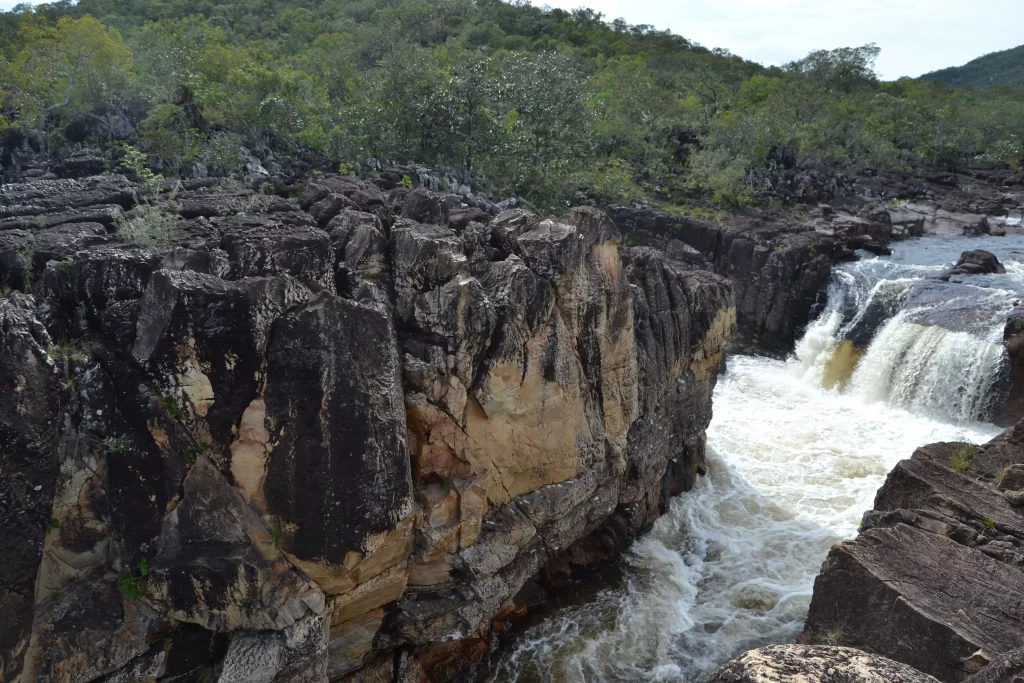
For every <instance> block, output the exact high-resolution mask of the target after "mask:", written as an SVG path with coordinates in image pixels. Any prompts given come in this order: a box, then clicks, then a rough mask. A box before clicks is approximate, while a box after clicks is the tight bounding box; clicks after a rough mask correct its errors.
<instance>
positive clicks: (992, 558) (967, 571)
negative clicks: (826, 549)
mask: <svg viewBox="0 0 1024 683" xmlns="http://www.w3.org/2000/svg"><path fill="white" fill-rule="evenodd" d="M1022 463H1024V423H1020V424H1018V425H1017V426H1016V427H1013V428H1011V429H1009V430H1007V431H1006V432H1005V433H1004V434H1003V435H1002V436H1000V437H998V438H996V439H995V440H993V441H991V442H990V443H988V444H986V445H984V446H982V447H974V446H971V445H969V444H956V443H952V444H933V445H931V446H926V447H923V448H919V449H918V450H917V451H916V452H915V453H914V455H913V457H912V458H911V459H909V460H904V461H902V462H901V463H899V465H897V466H896V469H894V470H893V471H892V473H891V474H890V475H889V477H888V479H887V480H886V482H885V484H884V485H883V487H882V488H881V489H880V490H879V492H878V496H877V497H876V499H875V505H874V508H875V509H874V510H873V511H871V512H868V513H866V514H865V516H864V522H863V525H862V531H861V533H860V535H859V536H858V537H857V538H856V539H855V540H853V541H848V542H846V543H842V544H840V545H838V546H836V547H835V548H833V550H832V552H831V553H830V554H829V556H828V559H827V560H826V561H825V563H824V564H823V565H822V570H821V574H820V575H819V576H818V578H817V580H816V581H815V586H814V598H813V600H812V603H811V608H810V613H809V615H808V618H807V624H806V630H805V634H804V638H805V640H807V641H808V642H825V641H840V642H842V643H843V644H846V645H852V646H854V647H858V648H861V649H864V650H867V651H870V652H874V653H878V654H882V655H885V656H887V657H891V658H892V659H895V660H897V661H900V662H904V663H906V664H910V665H912V666H914V667H916V668H917V669H919V670H921V671H923V672H926V673H928V674H930V675H932V676H934V677H935V678H937V679H939V680H940V681H963V680H965V679H966V680H971V681H974V680H977V681H1002V680H1005V681H1007V682H1009V681H1011V680H1014V678H1013V676H1014V675H1024V666H1022V659H1021V656H1020V654H1019V652H1018V653H1015V651H1017V650H1020V649H1021V648H1024V547H1022V543H1024V507H1021V505H1022V504H1024V493H1022V492H1021V489H1024V464H1022ZM999 658H1004V659H1003V660H1002V662H1001V663H999V662H996V660H998V659H999ZM993 662H996V663H993ZM1014 662H1016V664H1014ZM999 670H1003V674H1005V675H1003V674H999V673H997V672H998V671H999ZM1007 672H1008V673H1007ZM971 674H977V676H976V677H972V678H968V676H970V675H971Z"/></svg>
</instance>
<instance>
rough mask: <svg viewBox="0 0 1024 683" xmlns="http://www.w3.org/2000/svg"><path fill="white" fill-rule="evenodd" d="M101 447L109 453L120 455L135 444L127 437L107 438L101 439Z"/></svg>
mask: <svg viewBox="0 0 1024 683" xmlns="http://www.w3.org/2000/svg"><path fill="white" fill-rule="evenodd" d="M103 445H104V446H105V447H106V449H107V451H108V452H110V453H117V454H121V453H124V452H125V451H127V450H128V449H129V448H131V447H132V446H134V445H135V442H134V441H132V440H131V439H129V438H128V437H127V436H108V437H107V438H105V439H103Z"/></svg>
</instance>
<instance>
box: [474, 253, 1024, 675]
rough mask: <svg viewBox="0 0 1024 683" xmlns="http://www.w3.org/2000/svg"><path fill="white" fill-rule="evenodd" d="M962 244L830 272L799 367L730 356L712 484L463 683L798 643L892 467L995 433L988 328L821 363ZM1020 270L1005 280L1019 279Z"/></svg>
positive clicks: (899, 323) (907, 335)
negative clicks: (927, 450)
mask: <svg viewBox="0 0 1024 683" xmlns="http://www.w3.org/2000/svg"><path fill="white" fill-rule="evenodd" d="M961 245H963V248H964V249H969V248H977V246H976V245H975V244H973V243H965V242H962V241H956V240H954V241H951V242H949V244H946V245H945V247H946V250H945V251H941V250H939V251H935V249H937V247H936V246H935V243H926V244H924V245H923V246H921V247H915V246H914V245H910V250H911V251H910V253H909V254H908V253H906V251H905V252H904V253H903V254H897V255H896V257H894V258H893V259H891V260H889V261H886V260H875V261H865V262H864V263H862V264H856V265H851V266H850V268H849V269H848V270H846V271H843V270H842V269H840V270H839V272H838V273H837V285H836V286H835V287H834V288H833V291H832V292H831V293H830V300H829V306H828V307H827V308H826V309H825V310H824V311H823V312H822V314H821V316H820V317H819V319H818V320H817V322H816V323H814V324H813V325H811V326H810V328H809V329H808V332H807V334H806V335H805V337H804V339H803V340H802V342H801V343H800V344H799V345H798V349H797V354H796V355H795V356H794V357H792V358H790V359H789V360H788V361H778V360H771V359H766V358H755V357H745V356H737V357H732V358H730V360H729V368H728V371H727V372H726V373H725V374H724V375H723V376H722V377H721V379H720V381H719V384H718V386H717V388H716V390H715V395H714V420H713V421H712V424H711V426H710V428H709V430H708V449H707V450H708V474H707V476H706V477H704V478H702V479H701V480H700V481H699V482H698V483H697V485H696V487H695V489H694V490H693V491H692V492H690V493H688V494H684V495H682V496H680V497H679V498H677V499H675V500H673V502H672V505H671V509H670V511H669V513H668V514H666V515H665V516H663V517H662V518H661V519H659V520H658V522H657V523H656V524H655V526H654V529H653V530H652V531H651V532H650V533H649V534H647V535H646V536H644V537H643V538H642V539H640V540H639V541H637V543H636V544H634V546H633V547H632V549H631V551H630V552H629V553H628V555H627V557H626V559H625V561H624V564H623V566H622V568H621V569H618V570H615V571H613V572H610V573H607V575H606V576H604V577H602V579H601V580H602V581H603V582H605V586H606V587H604V588H600V589H596V590H591V591H590V592H589V593H587V594H585V595H582V596H580V595H575V596H573V595H571V592H569V597H561V596H558V595H556V597H555V601H554V602H555V607H554V608H553V609H552V610H550V611H549V612H548V613H547V614H545V615H544V616H543V618H542V619H540V620H539V621H536V622H535V623H533V624H532V625H530V626H529V627H528V628H526V630H525V631H524V632H522V633H520V634H518V635H516V637H515V638H513V639H511V642H509V643H508V644H507V645H505V646H504V647H502V648H501V649H500V650H499V651H498V652H496V653H495V654H494V655H492V657H491V658H490V659H489V661H488V662H487V663H486V665H485V667H484V668H483V669H482V670H485V671H487V674H486V675H479V676H477V677H476V678H474V680H487V681H492V682H494V683H498V682H501V683H506V682H512V681H516V682H518V683H534V682H537V683H539V682H541V681H545V682H547V681H553V682H557V683H627V682H640V681H671V682H677V683H697V682H698V681H700V680H701V678H702V677H703V676H705V675H706V674H707V673H709V672H710V671H711V670H713V669H714V668H716V667H717V666H719V665H721V664H723V663H724V662H726V661H727V660H729V659H730V658H732V657H733V656H735V655H737V654H739V653H741V652H743V651H745V650H747V649H750V648H753V647H758V646H762V645H765V644H769V643H782V642H790V641H792V640H793V638H794V636H795V635H796V634H797V633H798V632H799V631H800V629H801V628H802V623H803V619H804V617H805V615H806V613H807V608H808V605H809V603H810V598H811V591H812V587H813V583H814V577H815V576H816V575H817V573H818V569H819V567H820V564H821V562H822V560H824V558H825V556H826V555H827V554H828V551H829V548H830V547H831V546H832V545H833V544H834V543H837V542H838V541H840V540H843V539H846V538H851V537H853V536H854V535H855V534H856V532H857V528H858V525H859V523H860V519H861V516H862V514H863V513H864V511H866V510H869V509H871V507H872V503H873V500H874V496H875V493H876V491H877V489H878V487H879V486H880V485H881V484H882V482H883V481H884V479H885V476H886V474H887V473H888V472H889V470H891V469H892V467H893V466H894V465H895V464H896V463H897V462H898V461H899V460H901V459H903V458H906V457H909V456H910V455H911V453H913V451H914V449H915V448H917V447H918V446H920V445H923V444H927V443H933V442H937V441H954V440H967V441H972V442H976V443H981V442H984V441H987V440H988V439H990V438H992V437H993V436H995V435H996V434H998V433H999V430H998V429H997V428H996V427H994V426H993V425H991V424H987V423H985V422H982V421H979V420H978V419H975V418H976V417H977V416H979V415H981V414H982V412H983V409H984V406H983V405H982V403H983V402H982V401H981V400H980V399H978V397H977V396H973V395H971V392H972V391H973V392H978V391H982V390H983V388H984V385H985V383H986V382H988V381H989V378H988V377H985V376H981V375H984V374H985V373H990V372H993V370H992V369H993V368H998V362H999V361H1000V360H1001V359H1000V358H999V357H998V353H997V352H998V351H999V349H998V348H995V350H993V348H991V347H989V346H987V344H988V342H989V341H994V337H992V339H991V340H990V339H989V336H991V335H990V331H989V328H992V329H994V327H993V326H994V325H995V322H991V321H990V322H989V323H986V324H985V325H981V326H980V327H978V329H973V330H968V331H964V332H952V331H948V330H940V331H939V332H935V331H934V330H933V331H929V330H926V329H925V330H917V329H915V328H914V326H917V323H915V322H912V321H910V320H908V319H907V316H906V315H905V314H904V313H902V312H897V311H896V310H895V308H894V309H893V310H890V311H889V313H888V314H887V315H886V316H882V317H881V318H880V319H879V320H878V321H877V323H875V325H874V327H873V328H872V329H871V330H870V338H871V339H872V340H873V341H872V346H871V347H869V348H867V350H866V352H864V353H863V354H862V355H861V352H857V353H856V355H853V356H852V360H851V361H850V363H848V367H846V368H845V372H838V371H835V368H834V367H832V368H831V369H830V367H829V366H830V365H832V366H835V365H836V362H837V361H836V360H834V359H836V358H842V356H843V354H842V353H841V352H840V353H837V350H840V349H839V347H840V346H841V345H842V344H843V331H844V330H845V331H846V332H849V331H850V330H851V329H854V328H853V327H851V326H855V325H857V324H858V320H856V318H857V316H858V315H861V318H864V312H865V311H868V310H869V305H870V304H871V301H872V297H874V296H878V295H879V292H881V293H882V296H881V299H885V298H886V296H888V295H886V294H885V292H889V294H891V295H892V297H893V299H892V300H893V301H897V300H899V301H902V298H901V297H902V296H903V294H904V293H905V292H906V290H907V289H908V288H909V286H910V285H911V284H912V283H913V282H915V281H917V280H920V279H921V278H926V277H929V276H930V275H933V274H935V273H937V272H938V271H939V270H940V269H941V264H945V263H948V262H949V260H950V259H949V253H951V252H952V250H954V249H958V248H959V247H960V246H961ZM915 248H916V249H917V251H914V249H915ZM905 249H906V248H905ZM929 250H932V251H929ZM922 252H923V253H922ZM956 253H957V254H958V253H959V252H958V251H957V252H956ZM901 258H902V259H903V263H901V262H900V259H901ZM953 258H955V256H954V257H953ZM1003 258H1007V255H1004V256H1003ZM921 262H923V263H921ZM1022 262H1024V257H1022V258H1021V259H1020V260H1019V261H1018V262H1016V263H1014V264H1012V266H1011V268H1013V269H1016V270H1011V273H1010V274H1011V276H1013V277H1015V278H1020V277H1021V276H1024V267H1022ZM844 274H845V276H848V277H847V278H846V281H845V282H844ZM858 283H859V284H858ZM1001 291H1002V290H1001ZM840 299H842V300H840ZM901 315H902V316H904V317H903V318H901V317H900V316H901ZM986 325H987V326H986ZM928 335H931V336H930V337H929V336H928ZM957 335H960V336H957ZM875 342H877V343H878V344H879V346H878V348H874V344H875ZM996 347H998V344H997V345H996ZM840 351H841V350H840ZM872 354H874V355H872ZM919 354H920V355H919ZM943 354H945V355H943ZM965 354H966V355H965ZM928 359H931V360H933V361H934V360H935V359H938V361H939V362H940V363H945V364H946V365H943V366H942V372H939V373H931V374H929V372H931V368H933V366H934V363H933V364H929V363H927V362H921V363H919V365H920V367H918V368H917V369H916V370H915V369H914V368H912V367H910V365H911V364H910V363H908V362H907V361H910V360H917V361H925V360H928ZM857 360H859V361H860V362H859V363H857V362H856V361H857ZM970 372H974V374H975V375H977V376H968V375H970ZM830 373H831V374H832V375H835V376H834V377H832V378H831V379H830V377H829V375H830ZM858 373H859V374H858ZM951 373H952V374H951ZM933 375H934V376H933ZM833 380H834V381H833ZM925 385H927V386H926V388H925V389H921V387H922V386H925ZM964 387H968V388H966V389H965V388H964ZM609 583H610V584H611V585H608V584H609Z"/></svg>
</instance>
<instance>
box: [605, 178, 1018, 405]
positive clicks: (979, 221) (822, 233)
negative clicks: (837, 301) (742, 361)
mask: <svg viewBox="0 0 1024 683" xmlns="http://www.w3.org/2000/svg"><path fill="white" fill-rule="evenodd" d="M788 173H791V174H792V177H791V178H790V180H789V181H787V182H789V184H790V185H792V186H793V188H796V189H794V190H793V191H791V192H789V193H788V194H784V195H780V198H781V199H784V200H786V201H791V202H799V203H800V204H802V205H807V204H812V205H813V204H814V202H815V201H816V200H817V199H818V198H820V199H822V200H828V201H829V202H831V203H830V204H821V205H818V206H817V207H816V208H814V209H813V210H810V211H808V212H806V213H803V214H801V213H795V212H788V213H787V212H783V211H780V210H777V209H756V208H752V207H748V208H744V209H739V210H736V211H732V212H730V213H728V214H721V215H719V216H718V217H717V218H716V219H714V220H711V219H706V218H698V217H695V216H691V215H685V214H682V215H681V214H679V213H668V212H666V211H662V210H658V209H656V208H653V207H651V206H646V205H642V204H636V205H631V206H616V207H612V208H611V209H610V211H609V213H610V215H611V217H612V219H613V220H614V221H615V223H616V225H618V226H619V228H620V229H621V230H622V232H623V234H624V235H625V236H626V238H627V239H628V240H629V241H630V242H631V243H636V244H643V245H650V246H654V247H657V248H658V249H661V250H663V251H665V252H666V253H668V254H670V255H672V256H673V257H674V258H677V259H679V260H682V261H685V262H688V263H691V264H694V265H695V266H698V267H702V268H705V269H707V270H710V271H712V272H715V273H718V274H719V275H722V276H723V277H726V278H728V279H729V280H730V281H731V282H732V283H733V287H734V288H735V291H736V310H737V322H738V325H737V338H736V348H737V349H739V350H742V351H746V352H751V353H768V354H772V355H778V356H785V355H786V354H788V353H789V352H791V351H792V349H793V344H794V342H795V341H796V340H797V339H798V338H799V336H800V334H801V333H802V331H803V329H804V328H805V327H806V325H807V324H808V323H809V322H810V321H811V320H812V319H813V317H814V316H815V315H816V314H817V313H818V312H819V310H820V306H822V305H823V304H824V299H823V296H824V294H825V292H826V290H827V287H828V283H829V280H830V278H831V275H832V266H833V265H834V264H836V263H839V262H842V261H848V260H851V259H854V258H857V251H858V250H864V251H866V252H869V253H873V254H879V255H882V254H888V253H890V251H889V249H888V247H887V245H888V244H890V243H891V242H893V241H897V240H902V239H905V238H907V237H914V236H921V235H943V236H952V235H981V234H992V235H1005V234H1010V233H1018V234H1019V233H1021V232H1022V231H1024V230H1022V222H1021V221H1022V218H1021V217H1022V216H1024V209H1022V208H1021V206H1022V205H1024V190H1022V189H1021V187H1020V181H1021V180H1022V179H1024V176H1022V177H1016V176H1012V175H1010V174H1009V173H1005V172H1001V171H994V170H987V169H983V168H975V169H967V170H965V171H964V172H963V173H960V174H957V173H950V172H943V173H939V172H936V173H931V174H929V175H928V176H927V178H926V179H925V178H914V177H910V176H906V175H894V174H887V173H883V172H879V171H865V173H864V175H862V176H859V177H855V178H849V177H845V176H841V175H837V174H836V173H835V172H834V171H832V170H831V169H829V168H828V167H824V166H823V165H820V164H819V165H817V166H814V165H812V166H811V167H808V168H806V169H798V170H795V171H792V172H788ZM1018 414H1019V413H1018Z"/></svg>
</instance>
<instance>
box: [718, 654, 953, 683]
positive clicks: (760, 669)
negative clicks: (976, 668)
mask: <svg viewBox="0 0 1024 683" xmlns="http://www.w3.org/2000/svg"><path fill="white" fill-rule="evenodd" d="M769 681H770V682H771V683H936V681H935V679H934V678H932V677H931V676H929V675H927V674H925V673H922V672H920V671H917V670H916V669H913V668H911V667H909V666H907V665H905V664H900V663H898V662H894V661H892V660H891V659H886V658H885V657H879V656H877V655H871V654H868V653H866V652H862V651H860V650H854V649H852V648H848V647H827V646H821V645H772V646H770V647H764V648H761V649H759V650H751V651H750V652H747V653H746V654H744V655H742V656H740V657H738V658H737V659H734V660H733V661H732V662H730V663H729V664H726V665H725V666H723V667H722V668H720V669H718V670H717V671H715V672H714V673H712V674H711V675H710V676H709V677H708V678H707V680H706V683H768V682H769Z"/></svg>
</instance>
